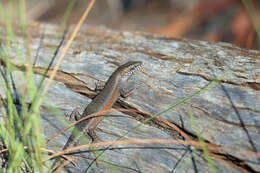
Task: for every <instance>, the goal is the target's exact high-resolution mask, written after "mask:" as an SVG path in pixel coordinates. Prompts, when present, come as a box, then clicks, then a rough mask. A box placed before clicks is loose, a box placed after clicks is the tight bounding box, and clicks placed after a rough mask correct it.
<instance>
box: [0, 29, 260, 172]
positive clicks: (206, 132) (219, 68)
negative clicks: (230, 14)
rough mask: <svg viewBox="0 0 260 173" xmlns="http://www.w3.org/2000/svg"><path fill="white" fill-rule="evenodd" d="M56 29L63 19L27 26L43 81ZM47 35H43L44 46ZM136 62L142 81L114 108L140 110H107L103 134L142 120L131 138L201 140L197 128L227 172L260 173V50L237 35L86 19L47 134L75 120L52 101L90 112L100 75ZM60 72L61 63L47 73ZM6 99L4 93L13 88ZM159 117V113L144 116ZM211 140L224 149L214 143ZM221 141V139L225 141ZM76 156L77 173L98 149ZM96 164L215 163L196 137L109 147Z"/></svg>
mask: <svg viewBox="0 0 260 173" xmlns="http://www.w3.org/2000/svg"><path fill="white" fill-rule="evenodd" d="M3 28H4V27H3V26H1V30H0V33H1V36H0V39H1V42H5V39H6V37H4V36H5V34H6V32H5V30H4V29H3ZM72 29H73V26H71V27H70V29H68V33H67V34H66V38H65V41H64V42H65V43H64V44H66V42H67V41H68V37H69V35H70V34H71V31H72ZM57 32H59V29H58V27H57V26H54V25H48V24H31V25H29V26H28V33H29V35H30V42H31V47H30V48H31V50H32V55H33V57H34V58H35V55H36V52H37V50H39V57H38V59H37V62H36V64H35V66H34V71H35V73H36V74H37V75H36V76H35V77H36V81H39V78H40V76H41V75H42V74H43V70H44V68H45V67H46V66H47V65H48V63H49V62H50V60H51V58H52V56H53V54H54V51H55V48H56V47H57V46H58V44H59V42H60V40H61V34H57ZM16 34H17V41H18V48H19V50H20V51H21V53H22V55H23V57H24V62H25V64H28V63H27V62H28V59H27V58H25V57H27V56H26V55H27V53H26V52H27V51H26V48H25V46H24V40H23V37H22V34H21V33H20V32H19V31H16ZM43 34H44V39H43V40H42V45H41V46H40V49H38V48H39V43H40V38H41V36H42V35H43ZM14 44H15V43H13V44H12V46H13V47H15V45H14ZM64 44H63V46H62V47H61V50H63V48H64ZM10 54H11V55H12V56H11V57H12V62H13V63H14V64H16V66H17V67H21V65H22V64H21V61H20V60H19V58H18V56H17V54H16V53H15V49H13V50H11V52H10ZM58 55H60V53H59V54H58ZM130 60H134V61H142V62H143V64H144V70H143V72H140V73H138V74H137V76H136V77H135V78H134V79H132V81H129V82H130V83H133V84H134V85H136V86H137V89H136V90H135V91H134V92H133V94H132V95H131V96H129V97H128V98H126V99H123V98H120V99H119V100H118V101H117V102H116V104H115V105H114V107H113V108H116V109H119V108H125V109H129V110H131V111H130V112H124V111H122V110H117V111H116V110H115V111H113V112H110V113H108V115H110V116H105V117H104V118H103V120H102V121H101V122H100V123H99V125H98V127H97V129H96V133H97V136H98V140H99V141H100V142H101V141H103V142H104V141H113V140H117V139H118V138H119V137H121V136H122V135H124V134H125V133H126V132H127V131H131V129H133V128H134V127H136V126H137V125H139V124H140V123H142V125H141V126H140V127H139V128H137V129H136V130H133V131H131V133H129V134H128V135H127V136H126V137H125V138H124V139H168V140H185V141H187V140H188V141H189V140H194V141H198V139H199V138H198V136H197V133H196V129H197V130H198V131H199V134H200V137H202V138H203V139H204V140H205V142H206V144H207V145H206V146H209V148H208V152H209V156H210V158H211V159H212V161H213V165H214V166H215V168H216V170H217V171H218V172H259V171H260V159H258V158H257V157H256V155H255V154H254V152H258V151H259V150H260V52H259V51H253V50H245V49H241V48H239V47H236V46H234V45H232V44H228V43H210V42H206V41H198V40H189V39H184V38H179V39H174V38H167V37H162V36H156V35H150V34H146V33H139V32H126V31H114V30H109V29H107V28H102V27H86V26H84V27H82V28H81V30H80V32H79V33H78V34H77V36H76V38H75V40H74V41H73V43H72V45H71V47H70V48H69V50H68V52H67V54H66V56H65V58H64V59H63V61H62V63H61V66H60V67H59V70H58V72H57V75H56V77H55V79H54V81H53V82H52V84H51V87H50V88H49V90H48V93H47V96H46V98H45V102H44V104H43V105H42V108H43V109H42V111H41V117H42V127H43V131H44V135H45V136H46V139H48V138H50V137H51V136H53V135H54V134H55V133H57V132H58V131H59V130H61V129H62V128H64V127H66V126H67V124H65V123H64V121H61V119H62V117H65V116H58V113H57V112H54V110H53V109H51V110H50V109H48V108H49V107H50V106H52V107H54V108H56V109H58V110H60V111H61V112H62V113H65V114H68V113H70V112H72V110H74V109H75V108H76V107H80V110H81V111H82V110H83V109H84V108H85V106H86V105H87V104H88V103H89V102H90V101H91V98H93V97H94V96H95V95H96V93H95V90H94V89H95V82H97V81H99V80H101V81H102V82H105V81H106V80H107V79H108V77H109V76H110V75H111V73H112V72H113V71H114V70H115V69H116V68H117V67H118V66H119V65H121V64H123V63H124V62H127V61H130ZM55 63H56V60H55V61H54V64H55ZM52 67H53V66H52ZM22 70H23V69H22V68H18V70H17V71H15V72H14V77H15V79H16V80H15V81H16V82H17V85H19V83H24V81H21V75H22ZM51 71H52V68H51V70H50V72H49V73H48V74H47V77H49V75H50V73H51ZM223 75H224V76H223ZM220 76H222V77H223V78H221V79H220V82H218V83H217V84H216V85H214V86H213V87H211V86H210V87H209V88H207V89H206V90H204V91H203V92H201V93H198V94H196V95H195V96H193V97H192V98H190V99H187V100H186V101H184V102H183V103H180V104H178V105H177V106H175V107H173V109H170V110H168V111H167V112H165V113H162V114H160V115H159V116H158V117H155V115H156V114H157V113H159V112H161V111H162V110H165V109H167V108H168V107H170V106H171V105H172V104H177V103H179V102H180V101H181V100H182V99H184V98H186V97H188V96H190V95H192V94H193V93H195V92H198V91H199V90H200V89H202V88H203V87H205V86H206V85H208V84H209V83H210V82H212V81H214V80H215V79H217V78H218V77H220ZM1 92H2V91H1ZM2 97H3V98H5V96H4V95H2ZM191 114H192V116H193V118H194V121H192V119H191ZM151 117H154V118H153V119H152V120H150V121H145V120H146V119H147V118H151ZM144 121H145V122H144ZM194 122H195V123H194ZM69 135H70V132H68V131H66V132H65V133H64V134H62V135H60V136H58V137H56V138H55V139H54V140H52V141H51V142H49V143H48V147H49V148H50V149H53V150H55V151H59V150H61V149H62V147H63V145H64V144H65V142H66V140H67V138H68V136H69ZM79 145H83V144H82V143H80V144H79ZM210 146H216V147H215V149H214V147H213V148H212V147H211V149H210ZM217 146H221V147H220V149H219V148H218V147H217ZM99 149H104V148H102V147H101V148H99ZM85 151H88V149H85ZM94 153H95V152H94ZM74 155H77V156H78V157H79V159H78V160H76V161H75V162H76V163H77V166H73V165H72V164H70V165H68V166H67V169H71V171H73V172H75V171H79V172H80V171H84V170H85V169H87V167H88V164H89V163H90V162H91V161H92V160H93V158H94V157H95V154H93V153H89V152H85V153H76V154H75V153H74ZM83 156H84V157H83ZM258 156H259V154H258ZM97 163H98V164H94V165H93V171H94V172H109V171H111V170H114V169H115V170H118V171H119V172H129V173H130V172H131V173H132V172H165V173H169V172H179V171H182V172H210V171H211V168H210V166H209V165H210V164H209V163H208V161H207V159H206V158H205V153H203V151H202V149H198V150H196V151H195V147H194V146H191V145H187V144H186V145H183V144H171V143H165V144H162V143H144V144H131V143H130V144H127V145H123V144H121V145H120V144H118V145H114V146H112V147H111V149H109V150H107V151H106V152H104V156H102V157H101V158H100V159H99V161H98V162H97Z"/></svg>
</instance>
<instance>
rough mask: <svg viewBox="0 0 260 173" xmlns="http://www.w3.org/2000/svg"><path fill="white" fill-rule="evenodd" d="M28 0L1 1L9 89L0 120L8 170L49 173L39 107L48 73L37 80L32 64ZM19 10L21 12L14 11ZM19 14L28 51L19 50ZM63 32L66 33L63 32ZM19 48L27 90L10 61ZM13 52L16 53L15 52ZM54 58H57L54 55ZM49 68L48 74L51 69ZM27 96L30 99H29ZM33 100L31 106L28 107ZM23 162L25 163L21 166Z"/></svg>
mask: <svg viewBox="0 0 260 173" xmlns="http://www.w3.org/2000/svg"><path fill="white" fill-rule="evenodd" d="M25 2H26V1H25V0H20V1H8V4H7V8H4V7H3V4H2V3H1V2H0V17H1V19H2V21H3V22H4V28H5V31H6V33H7V34H6V36H5V39H4V42H2V43H1V50H0V59H1V62H2V64H3V66H4V68H1V79H0V80H1V86H2V87H3V89H4V92H5V99H2V100H1V103H2V114H3V116H2V117H3V121H2V122H1V123H0V136H1V138H2V140H3V143H4V146H5V147H6V149H8V158H7V159H8V165H7V169H6V170H3V169H2V171H4V172H23V171H25V170H26V171H28V172H45V171H44V170H46V169H44V165H43V162H42V161H43V160H45V159H46V158H47V156H48V155H47V153H46V152H43V151H42V150H41V148H45V140H44V136H43V132H42V129H41V124H40V114H39V108H40V106H39V105H41V102H39V101H42V100H43V97H45V95H43V96H41V97H42V99H39V93H40V90H41V88H42V84H43V81H44V80H45V77H44V75H43V76H42V78H41V82H40V83H39V85H36V84H35V83H34V81H35V79H34V73H33V65H32V57H33V55H32V50H31V45H30V43H29V41H28V34H27V24H26V15H25V14H26V11H25V6H26V4H25ZM74 4H75V1H71V3H70V4H69V6H68V8H67V10H66V13H65V16H64V19H63V21H62V23H61V31H62V30H63V29H64V28H65V26H66V20H67V18H68V16H69V14H70V11H71V9H72V8H73V5H74ZM14 12H16V13H17V14H14ZM15 16H18V25H15V26H16V27H17V26H18V28H15V30H16V31H18V30H19V31H20V32H21V35H22V38H23V41H24V42H23V43H24V45H23V47H24V49H25V50H24V52H25V54H22V53H21V50H19V45H18V44H19V43H18V41H17V38H16V35H15V32H14V28H13V25H12V24H13V19H14V18H15ZM61 33H62V32H61ZM13 50H14V51H15V56H16V58H17V59H18V60H19V63H20V64H25V62H27V66H26V69H25V71H24V73H22V74H23V75H22V79H21V81H24V83H25V85H24V86H23V87H24V88H23V89H24V90H23V91H22V90H21V88H20V87H19V88H18V87H16V86H15V85H16V84H15V82H14V79H13V74H12V72H13V71H14V70H15V67H14V66H13V65H12V63H11V62H10V59H11V58H10V57H11V56H10V55H11V51H13ZM12 53H13V52H12ZM53 58H54V57H53ZM47 69H48V68H46V71H45V73H46V72H47ZM25 98H29V101H28V100H26V99H25ZM28 103H30V108H29V106H28ZM21 165H23V166H21Z"/></svg>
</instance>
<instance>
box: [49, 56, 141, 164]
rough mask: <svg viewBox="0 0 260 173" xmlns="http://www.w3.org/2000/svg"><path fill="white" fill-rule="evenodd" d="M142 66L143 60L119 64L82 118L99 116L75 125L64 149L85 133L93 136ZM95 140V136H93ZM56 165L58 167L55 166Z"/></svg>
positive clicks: (57, 160)
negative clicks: (103, 117)
mask: <svg viewBox="0 0 260 173" xmlns="http://www.w3.org/2000/svg"><path fill="white" fill-rule="evenodd" d="M141 67H142V62H141V61H129V62H127V63H125V64H123V65H121V66H119V67H118V68H117V69H116V70H115V71H114V72H113V73H112V75H111V76H110V77H109V79H108V80H107V82H106V84H105V86H104V88H103V89H102V90H101V91H100V93H99V94H98V95H97V96H96V97H95V98H94V99H93V100H92V101H91V102H90V103H89V104H88V105H87V107H86V108H85V110H84V112H83V114H82V115H81V117H80V119H82V118H84V117H86V116H88V115H90V114H93V113H97V112H99V115H98V117H97V118H96V119H95V118H91V119H87V120H83V121H81V122H79V123H78V124H76V125H75V127H74V129H73V130H72V134H71V135H70V137H69V138H68V140H67V142H66V144H65V145H64V147H63V150H65V149H67V148H69V147H72V146H73V145H75V143H76V142H77V141H78V140H79V139H80V138H81V137H82V136H83V135H84V134H86V133H87V134H88V136H90V137H91V138H92V135H91V134H93V132H94V128H95V127H96V125H97V123H98V120H99V119H100V118H101V116H102V114H103V113H104V112H105V111H106V110H107V109H109V108H111V107H112V106H113V104H114V103H115V102H116V100H117V99H118V98H119V96H120V95H121V96H123V97H126V96H128V95H129V93H131V92H132V91H133V90H134V89H132V90H131V91H129V92H128V93H126V92H125V91H124V90H123V87H124V84H126V82H127V80H128V79H129V78H130V76H132V75H133V74H134V73H135V72H136V71H139V70H140V69H141ZM92 142H93V138H92ZM59 161H60V158H58V159H56V160H55V161H54V162H53V164H52V167H51V169H56V168H57V164H58V163H59ZM55 167H56V168H55Z"/></svg>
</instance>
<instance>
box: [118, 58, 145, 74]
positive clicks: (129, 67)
mask: <svg viewBox="0 0 260 173" xmlns="http://www.w3.org/2000/svg"><path fill="white" fill-rule="evenodd" d="M141 69H142V62H141V61H129V62H127V63H125V64H123V65H121V66H120V67H119V68H118V72H119V73H120V75H121V77H123V78H129V77H130V76H132V75H133V74H135V72H136V71H140V70H141Z"/></svg>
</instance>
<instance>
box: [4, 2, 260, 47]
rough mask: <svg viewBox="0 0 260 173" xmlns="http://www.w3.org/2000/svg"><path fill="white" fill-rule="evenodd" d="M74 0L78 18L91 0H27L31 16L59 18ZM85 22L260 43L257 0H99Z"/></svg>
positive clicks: (246, 44)
mask: <svg viewBox="0 0 260 173" xmlns="http://www.w3.org/2000/svg"><path fill="white" fill-rule="evenodd" d="M72 1H74V4H73V8H72V10H71V13H70V15H69V20H68V22H69V24H73V23H76V22H77V21H78V20H79V18H80V16H81V15H82V13H83V12H84V10H85V8H86V6H87V5H88V4H89V2H90V0H44V1H43V0H27V1H26V9H27V10H26V12H27V14H26V15H27V19H29V20H31V21H38V22H47V23H59V22H60V21H61V20H62V17H63V16H64V13H65V10H66V8H67V7H68V5H69V4H70V3H71V2H72ZM7 2H8V0H2V3H3V4H4V6H5V7H6V6H7V4H8V3H7ZM87 23H88V24H91V25H104V26H107V27H109V28H113V29H119V30H135V31H144V32H149V33H154V34H160V35H166V36H169V37H185V38H192V39H200V40H208V41H212V42H219V41H224V42H229V43H233V44H236V45H237V46H240V47H243V48H248V49H259V47H260V46H259V45H260V44H259V37H257V31H258V33H259V32H260V31H259V30H260V29H259V28H260V27H259V26H260V25H259V23H260V1H259V0H188V1H183V0H97V1H96V3H95V5H94V8H93V9H92V11H91V13H90V16H89V17H88V20H87ZM257 28H258V29H257ZM258 36H259V34H258Z"/></svg>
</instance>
